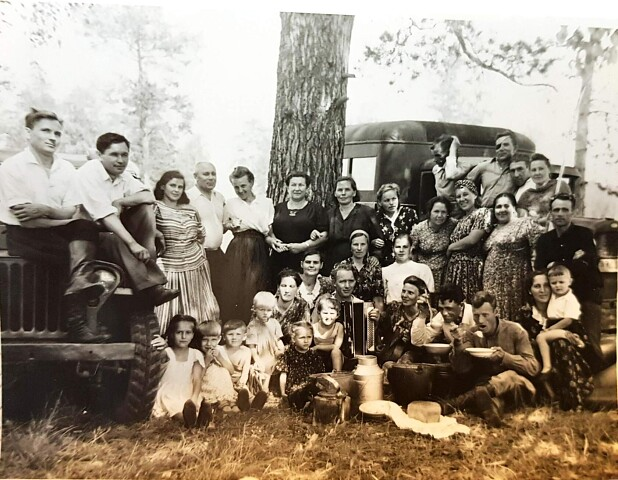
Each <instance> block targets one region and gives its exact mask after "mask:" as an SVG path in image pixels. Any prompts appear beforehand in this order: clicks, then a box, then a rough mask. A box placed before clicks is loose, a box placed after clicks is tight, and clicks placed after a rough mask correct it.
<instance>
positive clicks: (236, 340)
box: [215, 320, 268, 412]
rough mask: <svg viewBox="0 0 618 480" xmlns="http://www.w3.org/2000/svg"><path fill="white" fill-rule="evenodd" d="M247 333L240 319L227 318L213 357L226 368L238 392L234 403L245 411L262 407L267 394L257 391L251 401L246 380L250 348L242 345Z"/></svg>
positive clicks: (247, 378)
mask: <svg viewBox="0 0 618 480" xmlns="http://www.w3.org/2000/svg"><path fill="white" fill-rule="evenodd" d="M246 335H247V326H246V325H245V322H243V321H242V320H228V321H227V322H225V324H224V325H223V341H224V345H223V346H222V347H217V349H216V351H217V356H216V357H215V358H216V359H217V360H218V361H219V362H220V363H221V365H222V366H223V367H224V368H225V369H227V371H228V372H229V373H230V376H231V377H232V382H233V383H234V389H235V390H236V391H237V392H238V398H237V400H236V403H237V405H238V408H240V410H241V411H243V412H246V411H247V410H249V409H250V408H254V409H258V410H259V409H261V408H262V407H264V404H265V403H266V400H267V399H268V394H267V393H266V392H264V391H258V392H257V393H256V394H255V397H254V398H253V401H251V395H250V392H249V388H248V386H247V382H248V380H249V369H250V367H251V350H250V349H249V348H248V347H246V346H245V345H243V342H244V341H245V338H246Z"/></svg>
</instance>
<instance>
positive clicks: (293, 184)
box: [266, 172, 328, 275]
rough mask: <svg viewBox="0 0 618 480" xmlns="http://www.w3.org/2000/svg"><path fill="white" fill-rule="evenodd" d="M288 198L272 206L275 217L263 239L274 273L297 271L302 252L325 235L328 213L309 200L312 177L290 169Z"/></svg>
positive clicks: (320, 240) (287, 179) (326, 236)
mask: <svg viewBox="0 0 618 480" xmlns="http://www.w3.org/2000/svg"><path fill="white" fill-rule="evenodd" d="M285 183H286V185H287V187H288V199H287V200H286V201H285V202H281V203H280V204H278V205H277V206H276V207H275V216H274V219H273V223H272V226H271V228H270V231H269V233H268V237H267V238H266V242H267V243H268V245H269V246H270V247H271V248H272V255H271V265H272V271H273V274H275V275H276V274H277V273H278V272H280V271H281V270H283V269H284V268H291V269H293V270H296V271H297V272H300V262H301V260H302V256H303V253H304V252H306V251H307V250H311V249H315V248H317V247H319V246H320V245H321V244H323V243H324V242H326V240H327V238H328V216H327V214H326V210H325V209H324V207H322V206H321V205H320V204H318V203H316V202H311V201H309V200H308V196H309V195H308V194H309V189H310V188H311V177H310V176H309V175H307V174H306V173H302V172H291V173H290V174H289V175H288V176H287V177H286V180H285Z"/></svg>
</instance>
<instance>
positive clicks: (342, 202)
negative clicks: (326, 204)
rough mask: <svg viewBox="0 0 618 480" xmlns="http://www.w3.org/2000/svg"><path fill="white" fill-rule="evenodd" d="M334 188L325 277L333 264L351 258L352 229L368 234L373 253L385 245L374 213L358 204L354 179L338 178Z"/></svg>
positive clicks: (358, 198) (358, 197)
mask: <svg viewBox="0 0 618 480" xmlns="http://www.w3.org/2000/svg"><path fill="white" fill-rule="evenodd" d="M336 185H337V186H336V189H335V200H336V201H337V202H336V205H335V206H334V207H333V208H332V209H331V210H330V211H329V226H328V247H327V249H328V254H327V256H326V260H325V261H324V270H323V273H324V275H329V274H330V272H331V270H332V269H333V266H334V265H335V264H336V263H338V262H340V261H342V260H344V259H346V258H348V257H350V256H351V254H352V252H351V251H350V235H351V234H352V232H353V231H354V230H364V231H365V232H367V233H368V234H369V239H370V243H371V246H372V247H373V248H374V250H379V249H380V248H381V246H380V245H383V244H384V238H383V235H382V231H381V230H380V224H379V223H378V218H377V217H376V212H375V210H374V209H373V208H370V207H367V206H366V205H361V204H360V203H357V202H358V200H360V195H359V194H358V189H357V187H356V182H355V181H354V179H353V178H352V177H349V176H345V177H339V178H338V179H337V184H336ZM374 253H375V252H372V254H374Z"/></svg>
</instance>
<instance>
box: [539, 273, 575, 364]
mask: <svg viewBox="0 0 618 480" xmlns="http://www.w3.org/2000/svg"><path fill="white" fill-rule="evenodd" d="M547 276H548V277H549V286H550V288H551V292H552V293H551V298H550V300H549V304H548V305H547V318H548V322H547V327H546V329H544V330H543V331H542V332H541V333H539V334H538V335H537V337H536V342H537V345H538V347H539V353H540V354H541V359H542V362H543V368H542V369H541V375H548V374H550V372H551V370H552V363H551V354H550V350H549V344H548V342H551V341H553V340H557V339H559V338H565V339H567V340H569V341H570V342H571V343H573V344H574V345H575V346H576V347H578V348H584V347H585V346H586V345H585V343H584V342H583V340H582V338H581V336H580V335H578V334H577V333H575V332H576V331H580V332H581V333H582V334H584V332H583V330H582V329H583V326H582V325H581V324H580V322H579V317H580V316H581V307H580V304H579V301H578V300H577V298H576V297H575V295H574V294H573V292H572V291H571V288H570V287H571V284H572V283H573V279H572V277H571V272H570V271H569V269H568V268H567V267H565V266H564V265H561V264H554V265H553V266H551V267H550V268H549V271H548V273H547Z"/></svg>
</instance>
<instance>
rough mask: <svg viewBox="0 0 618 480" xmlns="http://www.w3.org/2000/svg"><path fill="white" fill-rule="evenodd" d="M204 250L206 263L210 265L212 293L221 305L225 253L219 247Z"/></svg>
mask: <svg viewBox="0 0 618 480" xmlns="http://www.w3.org/2000/svg"><path fill="white" fill-rule="evenodd" d="M204 252H205V253H206V258H207V259H208V265H209V267H210V283H211V285H212V293H214V294H215V298H216V299H217V302H218V303H219V305H221V303H222V299H223V295H224V288H223V283H224V281H225V273H226V263H225V253H223V250H221V249H220V248H218V249H216V250H204ZM222 318H223V317H222Z"/></svg>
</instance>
